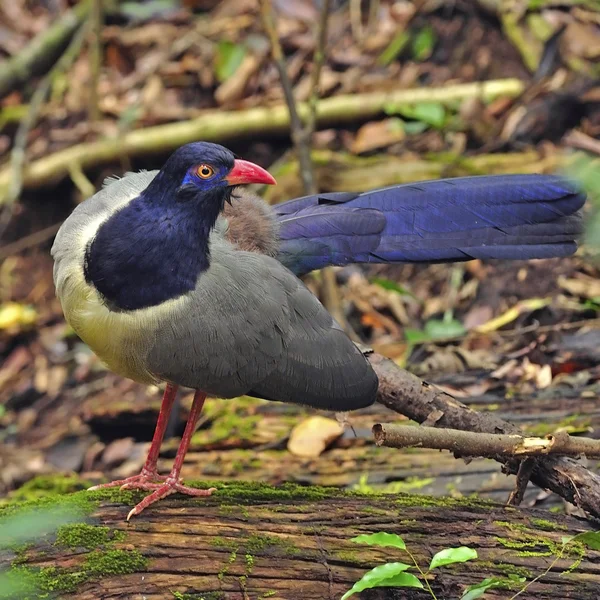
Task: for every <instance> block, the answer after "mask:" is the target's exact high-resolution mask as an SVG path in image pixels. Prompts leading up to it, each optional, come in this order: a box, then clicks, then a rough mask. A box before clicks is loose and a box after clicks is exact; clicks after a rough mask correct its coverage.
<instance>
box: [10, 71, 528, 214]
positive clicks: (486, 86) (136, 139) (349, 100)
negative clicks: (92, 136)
mask: <svg viewBox="0 0 600 600" xmlns="http://www.w3.org/2000/svg"><path fill="white" fill-rule="evenodd" d="M522 90H523V83H522V82H521V81H520V80H518V79H501V80H493V81H486V82H481V83H466V84H457V85H451V86H445V87H443V88H417V89H411V90H396V91H391V92H372V93H365V94H352V95H345V96H334V97H332V98H324V99H323V100H321V101H320V102H319V105H318V107H317V124H318V125H319V126H322V125H328V124H332V123H342V122H353V121H356V120H359V119H366V118H372V117H375V116H377V115H379V114H382V112H383V109H384V107H385V106H386V105H387V104H388V103H394V104H414V103H418V102H424V101H431V102H442V103H448V102H454V101H457V100H464V99H467V98H474V97H475V98H482V99H486V100H491V99H494V98H497V97H499V96H507V97H515V96H518V95H519V94H520V93H521V91H522ZM298 110H299V112H300V114H301V115H303V116H304V115H306V114H308V110H309V109H308V105H307V104H306V103H301V104H298ZM289 125H290V120H289V113H288V108H287V106H285V105H278V106H270V107H264V108H252V109H248V110H241V111H208V112H206V113H204V114H202V115H200V116H199V117H197V118H195V119H191V120H189V121H181V122H178V123H169V124H167V125H157V126H155V127H146V128H144V129H138V130H135V131H130V132H129V133H126V134H124V135H122V136H120V137H116V138H114V139H104V140H98V141H96V142H91V143H84V144H77V145H75V146H71V147H70V148H67V149H65V150H61V151H59V152H56V153H54V154H51V155H50V156H46V157H44V158H40V159H38V160H35V161H32V162H31V163H30V164H29V165H28V166H27V167H26V168H25V171H24V173H23V186H24V187H25V188H38V187H41V186H43V185H47V184H49V183H53V182H56V181H59V180H61V179H62V178H63V177H66V176H68V174H69V165H70V164H71V163H73V162H78V163H79V164H80V165H81V167H82V169H89V168H90V167H97V166H101V165H105V164H107V163H110V162H112V161H116V160H118V159H120V158H122V157H129V158H132V157H136V156H140V155H144V154H151V153H156V152H170V151H171V150H174V149H175V148H177V147H179V146H182V145H183V144H187V143H189V142H194V141H197V140H199V139H202V140H205V141H214V142H223V141H225V140H228V139H232V138H235V139H239V138H241V137H244V136H250V135H253V134H261V135H263V136H266V135H269V134H275V133H285V132H287V131H289ZM10 181H11V170H10V167H4V168H2V169H0V204H2V203H3V202H5V200H6V191H7V189H8V187H9V185H10Z"/></svg>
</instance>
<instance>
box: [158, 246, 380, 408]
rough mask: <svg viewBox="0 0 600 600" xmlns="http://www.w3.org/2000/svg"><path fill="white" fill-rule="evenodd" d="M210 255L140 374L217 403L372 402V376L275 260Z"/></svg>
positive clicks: (221, 250) (221, 249) (227, 249)
mask: <svg viewBox="0 0 600 600" xmlns="http://www.w3.org/2000/svg"><path fill="white" fill-rule="evenodd" d="M211 255H212V261H211V266H210V268H209V269H208V270H207V271H206V272H205V273H204V274H202V275H201V277H200V278H199V282H198V286H197V287H196V289H195V291H194V292H193V293H192V294H190V297H189V301H188V302H186V304H185V306H184V308H183V309H181V310H179V311H178V316H177V318H174V319H170V320H169V322H166V323H164V324H163V325H161V326H160V330H159V331H157V336H156V339H157V340H159V345H157V346H156V347H154V348H152V349H150V352H149V355H148V359H147V360H148V369H149V371H151V372H152V373H154V374H156V375H157V376H158V377H160V378H161V379H164V380H167V381H172V382H174V383H177V384H179V385H184V386H187V387H192V388H196V389H201V390H203V391H205V392H207V393H209V394H211V395H215V396H219V397H223V398H230V397H234V396H239V395H243V394H251V395H254V396H259V397H263V398H267V399H269V400H281V401H284V402H292V403H298V404H306V405H309V406H314V407H318V408H326V409H330V410H336V411H345V410H353V409H356V408H361V407H363V406H368V405H370V404H372V403H373V402H374V400H375V394H376V391H377V383H378V382H377V376H376V375H375V373H374V371H373V370H372V369H371V367H370V365H369V363H368V362H367V360H366V359H365V357H364V356H363V355H362V353H361V352H360V351H359V350H358V349H357V348H356V346H355V345H354V344H353V343H352V342H351V340H350V339H349V338H348V337H347V336H346V334H345V333H344V332H343V331H342V330H341V329H340V328H339V326H338V325H337V324H336V323H335V322H334V320H333V318H332V317H331V316H330V315H329V313H328V312H327V311H326V310H325V308H324V307H323V306H322V305H321V304H320V303H319V301H318V300H317V299H316V298H315V297H314V296H313V295H312V294H311V293H310V292H309V290H308V289H306V287H305V286H304V284H302V282H301V281H300V280H299V279H297V278H296V277H295V276H294V275H293V274H292V273H291V272H290V271H288V270H287V269H286V268H285V267H284V266H283V265H281V264H280V263H279V262H277V261H276V260H275V259H273V258H270V257H268V256H264V255H260V254H256V253H251V252H241V251H236V250H234V249H233V248H232V247H231V246H230V245H229V244H227V243H223V244H221V243H217V244H216V247H212V248H211Z"/></svg>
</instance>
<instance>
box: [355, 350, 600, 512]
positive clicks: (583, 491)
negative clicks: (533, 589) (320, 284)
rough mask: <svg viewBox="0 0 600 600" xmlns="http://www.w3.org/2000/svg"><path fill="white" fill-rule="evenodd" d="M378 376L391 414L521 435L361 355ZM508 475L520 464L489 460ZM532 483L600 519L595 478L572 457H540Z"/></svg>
mask: <svg viewBox="0 0 600 600" xmlns="http://www.w3.org/2000/svg"><path fill="white" fill-rule="evenodd" d="M366 355H367V358H368V359H369V362H370V363H371V365H372V366H373V368H374V369H375V372H376V373H377V376H378V377H379V391H378V395H377V400H378V401H379V402H381V404H383V405H385V406H387V407H388V408H391V409H392V410H394V411H396V412H398V413H400V414H402V415H404V416H406V417H408V418H409V419H412V420H413V421H417V422H418V423H421V424H424V425H427V426H429V427H447V428H451V429H460V430H463V431H474V432H480V433H493V434H516V435H520V433H521V432H520V429H519V428H518V427H517V426H516V425H513V424H511V423H508V422H506V421H504V420H502V419H500V418H499V417H497V416H495V415H494V414H491V413H481V412H477V411H475V410H472V409H471V408H469V407H468V406H465V405H464V404H462V403H461V402H459V401H458V400H456V399H455V398H453V397H452V396H450V395H449V394H446V393H445V392H442V391H440V390H438V389H436V388H435V387H433V386H431V385H429V384H428V383H426V382H425V381H422V380H421V379H419V378H418V377H416V376H415V375H412V374H411V373H408V372H407V371H404V370H403V369H400V368H399V367H398V366H397V365H396V364H395V363H394V362H392V361H391V360H389V359H387V358H385V357H384V356H381V355H380V354H376V353H366ZM494 458H495V459H496V460H498V461H499V462H501V463H502V464H503V465H504V470H505V471H506V472H508V473H517V472H518V471H519V466H520V464H521V460H520V459H517V458H514V457H503V456H497V457H494ZM531 481H532V482H533V483H535V484H536V485H537V486H539V487H540V488H542V489H549V490H551V491H553V492H554V493H556V494H558V495H559V496H561V497H562V498H564V499H565V500H567V501H568V502H571V503H572V504H575V505H576V506H579V507H580V508H582V509H583V510H584V511H586V512H587V513H588V514H589V515H590V516H592V517H594V518H596V519H600V477H599V476H598V475H596V474H595V473H592V472H591V471H589V470H588V469H586V468H585V467H584V466H583V465H582V464H581V463H579V462H577V461H576V460H574V459H572V458H567V457H557V456H545V457H540V458H538V459H537V461H536V465H535V468H534V469H533V472H532V475H531Z"/></svg>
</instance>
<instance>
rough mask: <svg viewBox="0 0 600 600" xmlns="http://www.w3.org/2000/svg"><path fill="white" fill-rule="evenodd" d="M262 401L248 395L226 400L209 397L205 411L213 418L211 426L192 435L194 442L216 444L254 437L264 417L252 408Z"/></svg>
mask: <svg viewBox="0 0 600 600" xmlns="http://www.w3.org/2000/svg"><path fill="white" fill-rule="evenodd" d="M262 403H264V401H263V400H257V399H256V398H248V397H246V396H243V397H241V398H232V399H231V400H227V401H226V402H223V401H222V400H219V399H212V401H211V400H210V399H209V400H208V401H207V402H206V404H205V405H204V409H203V412H204V415H205V416H206V417H207V418H208V419H210V420H211V424H210V427H209V428H207V429H201V430H199V431H197V432H196V433H195V434H194V436H193V437H192V444H198V445H206V444H214V443H215V442H219V441H221V440H226V439H241V440H251V439H253V437H254V436H255V435H256V428H257V425H258V424H259V423H260V420H261V418H262V417H261V416H260V415H256V414H252V409H253V408H254V407H255V406H258V405H260V404H262Z"/></svg>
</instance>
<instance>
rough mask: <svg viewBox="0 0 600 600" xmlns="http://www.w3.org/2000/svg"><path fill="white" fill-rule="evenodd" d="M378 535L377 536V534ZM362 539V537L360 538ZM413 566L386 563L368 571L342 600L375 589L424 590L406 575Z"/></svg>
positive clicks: (416, 581)
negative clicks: (401, 588) (404, 588)
mask: <svg viewBox="0 0 600 600" xmlns="http://www.w3.org/2000/svg"><path fill="white" fill-rule="evenodd" d="M376 535H377V534H376ZM359 537H361V536H359ZM410 567H411V565H406V564H404V563H399V562H396V563H386V564H385V565H380V566H379V567H375V568H374V569H371V570H370V571H367V572H366V573H365V574H364V575H363V576H362V577H361V578H360V579H359V580H358V581H357V582H356V583H355V584H354V585H353V586H352V587H351V588H350V589H349V590H348V591H347V592H346V593H345V594H344V595H343V596H342V599H341V600H346V598H350V596H353V595H354V594H356V593H357V592H362V591H363V590H368V589H371V588H374V587H415V588H422V587H423V584H422V583H421V582H420V581H419V580H418V579H417V578H416V577H415V576H414V575H411V574H410V573H404V571H406V569H410Z"/></svg>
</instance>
